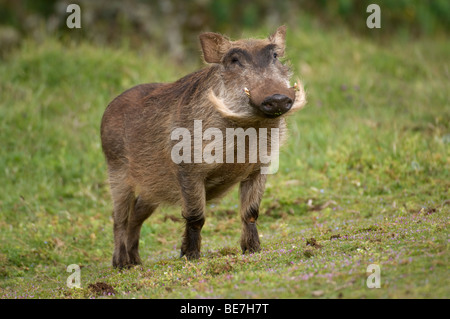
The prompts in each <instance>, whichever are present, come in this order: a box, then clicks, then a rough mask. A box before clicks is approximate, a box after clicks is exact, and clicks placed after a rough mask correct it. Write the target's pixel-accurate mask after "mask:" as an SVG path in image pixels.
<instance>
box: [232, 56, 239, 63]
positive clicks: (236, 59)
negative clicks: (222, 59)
mask: <svg viewBox="0 0 450 319" xmlns="http://www.w3.org/2000/svg"><path fill="white" fill-rule="evenodd" d="M231 63H233V64H239V65H241V62H240V61H239V59H238V58H237V57H236V56H234V57H232V58H231Z"/></svg>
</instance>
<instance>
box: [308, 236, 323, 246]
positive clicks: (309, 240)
mask: <svg viewBox="0 0 450 319" xmlns="http://www.w3.org/2000/svg"><path fill="white" fill-rule="evenodd" d="M306 246H311V247H314V248H317V249H318V248H322V245H321V244H319V243H318V242H317V240H316V239H315V238H312V237H311V238H310V239H307V240H306Z"/></svg>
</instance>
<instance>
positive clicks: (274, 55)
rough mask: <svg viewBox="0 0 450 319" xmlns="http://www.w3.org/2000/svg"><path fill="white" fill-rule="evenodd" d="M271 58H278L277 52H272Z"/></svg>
mask: <svg viewBox="0 0 450 319" xmlns="http://www.w3.org/2000/svg"><path fill="white" fill-rule="evenodd" d="M273 58H274V59H275V60H276V59H277V58H278V53H276V52H274V53H273Z"/></svg>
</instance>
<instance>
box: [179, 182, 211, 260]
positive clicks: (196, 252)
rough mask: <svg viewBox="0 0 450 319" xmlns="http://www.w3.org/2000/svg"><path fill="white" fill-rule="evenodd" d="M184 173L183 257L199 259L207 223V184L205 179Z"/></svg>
mask: <svg viewBox="0 0 450 319" xmlns="http://www.w3.org/2000/svg"><path fill="white" fill-rule="evenodd" d="M197 179H198V177H196V178H190V177H187V176H186V175H182V176H180V178H179V182H180V186H181V195H182V205H183V211H182V215H183V217H184V219H185V221H186V228H185V231H184V234H183V241H182V243H181V257H183V256H186V258H187V259H197V258H199V257H200V247H201V235H200V233H201V230H202V227H203V224H204V223H205V214H204V211H205V185H204V183H203V181H199V180H197Z"/></svg>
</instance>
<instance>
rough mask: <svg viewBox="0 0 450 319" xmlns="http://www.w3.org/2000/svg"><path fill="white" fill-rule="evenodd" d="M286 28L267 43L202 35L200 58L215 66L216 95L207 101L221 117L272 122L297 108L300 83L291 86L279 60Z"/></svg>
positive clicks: (300, 98) (302, 100)
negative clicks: (217, 91)
mask: <svg viewBox="0 0 450 319" xmlns="http://www.w3.org/2000/svg"><path fill="white" fill-rule="evenodd" d="M285 35H286V27H285V26H281V27H279V28H278V29H277V31H276V32H275V33H274V34H273V35H271V36H269V37H268V38H267V39H262V40H255V39H244V40H238V41H230V40H228V39H227V38H225V37H224V36H222V35H220V34H217V33H211V32H207V33H203V34H201V35H200V42H201V46H202V50H203V57H204V59H205V61H206V62H208V63H215V64H216V65H217V69H218V72H219V78H220V82H221V84H220V92H219V93H218V94H215V93H214V92H213V91H211V92H210V96H209V97H210V100H211V101H212V102H213V103H214V105H215V106H216V107H217V108H218V110H219V111H220V112H222V113H223V115H225V116H227V117H234V118H245V117H257V118H261V117H262V118H276V117H278V116H280V115H283V114H285V113H286V112H288V111H290V110H293V109H299V108H301V107H302V106H303V105H304V104H305V103H306V100H305V93H304V90H303V87H302V85H301V83H300V82H297V83H295V85H294V86H291V84H290V82H289V80H290V77H291V72H290V70H289V68H288V67H287V66H286V65H284V64H283V63H282V62H281V61H280V58H282V57H283V56H284V52H285Z"/></svg>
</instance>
